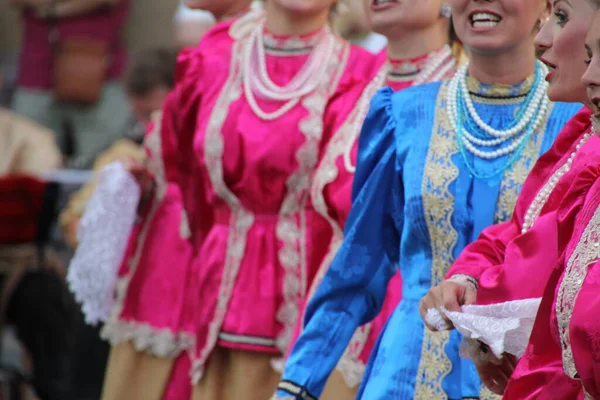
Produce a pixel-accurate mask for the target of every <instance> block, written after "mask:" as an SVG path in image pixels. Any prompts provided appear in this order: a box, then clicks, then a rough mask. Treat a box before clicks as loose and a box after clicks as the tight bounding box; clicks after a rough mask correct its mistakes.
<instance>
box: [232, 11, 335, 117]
mask: <svg viewBox="0 0 600 400" xmlns="http://www.w3.org/2000/svg"><path fill="white" fill-rule="evenodd" d="M263 31H264V21H263V22H261V23H258V24H257V25H256V27H255V28H254V29H253V30H252V31H251V32H250V34H249V36H248V37H247V38H246V39H242V40H245V44H244V47H243V50H242V51H243V53H244V54H243V65H242V76H243V86H244V94H245V96H246V99H247V100H248V104H249V105H250V108H251V109H252V111H253V112H254V113H255V114H256V116H257V117H259V118H260V119H262V120H264V121H273V120H276V119H278V118H280V117H282V116H283V115H285V114H286V113H287V112H289V111H290V110H291V109H292V108H294V107H295V106H296V105H297V104H298V103H299V102H300V99H301V98H302V97H303V96H306V95H307V94H308V93H311V92H312V91H314V90H315V89H316V87H317V86H318V85H319V84H320V83H321V82H322V80H323V79H324V77H325V75H326V71H327V68H328V65H329V64H330V60H331V56H332V54H333V46H334V45H335V41H336V39H335V37H334V36H333V35H332V34H331V33H330V32H329V31H326V32H325V34H324V35H323V38H321V39H320V40H319V42H318V43H317V45H316V46H315V48H314V49H312V50H311V54H310V56H309V59H308V60H307V61H306V62H305V64H304V66H303V67H302V69H301V70H300V71H299V72H298V73H297V74H296V76H295V77H294V79H292V81H291V82H290V83H289V84H287V85H285V86H279V85H277V84H276V83H275V82H273V80H272V79H271V77H270V76H269V73H268V71H267V66H266V57H265V50H264V36H263ZM255 94H257V95H258V96H260V97H261V98H263V99H265V100H271V101H285V102H286V103H285V104H283V105H282V106H281V107H280V108H279V109H277V110H275V111H273V112H266V111H264V110H262V109H261V108H260V106H259V105H258V102H257V100H256V98H255Z"/></svg>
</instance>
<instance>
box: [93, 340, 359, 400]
mask: <svg viewBox="0 0 600 400" xmlns="http://www.w3.org/2000/svg"><path fill="white" fill-rule="evenodd" d="M272 358H273V355H272V354H265V353H257V352H251V351H244V350H234V349H227V348H223V347H217V348H216V349H215V350H214V351H213V353H212V354H211V356H210V358H209V359H208V363H207V365H206V368H205V371H204V376H203V377H202V380H201V381H200V382H199V383H198V384H197V385H195V386H194V388H193V389H192V398H191V400H239V399H244V400H268V399H269V398H271V396H272V395H273V393H275V391H276V390H277V384H278V383H279V380H280V378H281V377H280V375H279V373H277V372H276V371H275V370H273V367H272V366H271V359H272ZM174 363H175V360H174V359H172V358H158V357H153V356H150V355H148V354H146V353H142V352H137V351H136V350H135V349H134V347H133V345H132V344H131V343H130V342H126V343H122V344H120V345H117V346H115V347H113V349H112V350H111V354H110V358H109V360H108V365H107V370H106V376H105V380H104V389H103V394H102V400H161V399H162V397H163V393H164V392H165V388H166V387H167V384H168V383H169V378H170V376H171V372H172V370H173V365H174ZM357 389H358V388H349V387H348V386H347V385H346V383H345V382H344V379H343V378H342V375H341V374H340V373H339V372H338V371H334V372H333V374H332V375H331V377H330V378H329V381H328V382H327V386H326V387H325V390H324V392H323V395H322V396H321V397H320V398H321V400H353V399H354V398H356V392H357ZM178 400H179V399H178ZM181 400H190V399H181Z"/></svg>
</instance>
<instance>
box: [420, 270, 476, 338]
mask: <svg viewBox="0 0 600 400" xmlns="http://www.w3.org/2000/svg"><path fill="white" fill-rule="evenodd" d="M475 300H477V291H476V290H475V288H474V287H472V286H471V285H464V284H460V283H456V282H452V281H444V282H442V283H440V284H439V285H437V286H435V287H433V288H431V289H430V290H429V293H427V295H426V296H425V297H423V298H422V299H421V304H420V307H419V311H420V313H421V318H423V321H424V322H425V325H427V327H428V328H429V329H430V330H432V331H435V330H437V329H436V328H435V327H433V326H431V325H429V324H428V323H427V320H426V316H427V310H429V309H432V308H434V309H436V310H438V311H439V313H440V315H441V316H442V318H443V319H444V321H445V322H446V323H447V324H448V327H449V329H454V325H453V324H452V321H450V320H449V319H448V318H447V317H446V314H445V313H443V312H442V307H443V308H445V309H446V310H448V311H461V308H460V307H461V306H463V305H465V304H474V303H475Z"/></svg>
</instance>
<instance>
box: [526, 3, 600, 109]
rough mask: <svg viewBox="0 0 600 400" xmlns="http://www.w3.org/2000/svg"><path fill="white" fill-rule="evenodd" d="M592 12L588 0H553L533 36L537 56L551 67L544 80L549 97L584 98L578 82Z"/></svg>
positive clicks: (560, 98)
mask: <svg viewBox="0 0 600 400" xmlns="http://www.w3.org/2000/svg"><path fill="white" fill-rule="evenodd" d="M594 12H595V8H594V7H593V6H592V4H591V3H590V2H589V0H555V1H554V3H553V4H552V14H551V17H550V19H549V20H548V22H546V23H545V24H544V26H543V27H542V29H541V30H540V32H539V34H538V35H537V37H536V38H535V45H536V47H537V48H538V50H539V52H540V53H541V54H540V60H542V62H543V63H545V64H546V65H547V66H548V67H549V68H550V73H549V74H548V75H547V76H546V80H547V81H548V83H549V84H550V85H549V87H548V97H549V98H550V100H552V101H564V102H572V103H582V102H585V99H586V94H585V88H584V86H583V85H582V83H581V76H582V75H583V73H584V72H585V68H586V65H585V60H586V59H587V54H586V51H585V47H584V41H585V37H586V34H587V31H588V28H589V27H590V24H591V23H592V19H593V17H594Z"/></svg>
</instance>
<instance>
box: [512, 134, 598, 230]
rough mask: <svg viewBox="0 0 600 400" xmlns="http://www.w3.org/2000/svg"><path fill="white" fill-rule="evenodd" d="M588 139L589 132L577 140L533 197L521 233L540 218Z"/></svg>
mask: <svg viewBox="0 0 600 400" xmlns="http://www.w3.org/2000/svg"><path fill="white" fill-rule="evenodd" d="M590 137H591V134H590V133H589V132H588V133H586V134H584V135H583V137H582V138H581V140H579V143H577V146H575V150H574V151H573V152H572V153H571V155H570V156H569V159H568V160H567V162H566V163H565V164H564V165H563V166H562V167H560V168H559V169H558V170H556V172H554V174H552V176H551V177H550V179H549V180H548V182H546V184H545V185H544V187H543V188H542V190H540V191H539V193H538V194H537V196H535V199H534V200H533V203H531V205H530V206H529V209H528V210H527V213H526V214H525V221H523V228H522V229H521V233H526V232H528V231H529V230H530V229H531V228H532V227H533V224H534V223H535V221H536V219H537V218H538V217H539V216H540V214H541V212H542V209H543V208H544V206H545V205H546V202H547V201H548V198H549V197H550V195H551V194H552V192H553V191H554V189H555V188H556V185H557V184H558V182H559V181H560V179H561V178H562V177H563V176H564V175H565V174H566V173H567V172H569V170H570V169H571V165H572V164H573V160H575V156H576V155H577V151H579V149H580V148H581V147H582V146H583V145H584V144H585V143H586V142H587V141H588V139H589V138H590Z"/></svg>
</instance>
